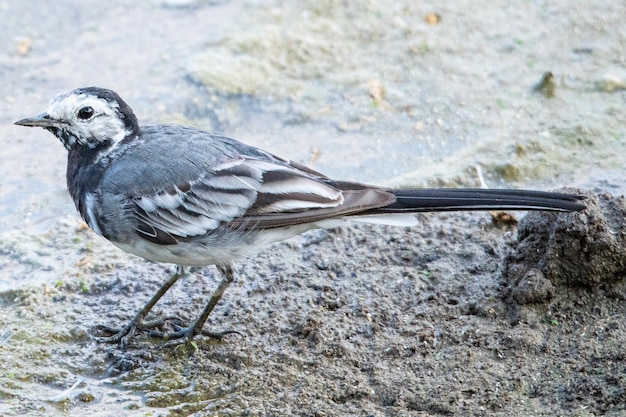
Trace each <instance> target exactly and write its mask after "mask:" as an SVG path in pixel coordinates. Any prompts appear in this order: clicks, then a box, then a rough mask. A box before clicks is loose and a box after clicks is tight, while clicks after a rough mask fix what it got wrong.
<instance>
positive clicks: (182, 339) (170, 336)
mask: <svg viewBox="0 0 626 417" xmlns="http://www.w3.org/2000/svg"><path fill="white" fill-rule="evenodd" d="M229 334H238V335H239V336H243V335H242V334H241V333H239V332H238V331H236V330H224V331H222V332H209V331H206V330H202V329H199V330H198V329H196V326H195V325H191V326H189V327H182V326H178V330H176V331H174V332H160V331H156V330H152V331H150V332H148V336H150V337H154V338H159V339H163V340H164V341H166V342H167V343H165V346H177V345H182V344H186V343H189V342H191V341H192V340H193V338H194V337H196V336H197V335H202V336H206V337H208V338H211V339H216V340H221V339H223V338H224V336H226V335H229Z"/></svg>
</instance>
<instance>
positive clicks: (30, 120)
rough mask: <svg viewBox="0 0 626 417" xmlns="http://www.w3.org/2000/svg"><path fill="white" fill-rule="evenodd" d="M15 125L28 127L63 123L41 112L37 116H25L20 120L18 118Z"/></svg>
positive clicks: (55, 125) (51, 125) (53, 125)
mask: <svg viewBox="0 0 626 417" xmlns="http://www.w3.org/2000/svg"><path fill="white" fill-rule="evenodd" d="M15 124H16V125H19V126H29V127H58V126H59V125H60V124H65V123H64V122H63V121H61V120H55V119H53V118H52V117H50V115H49V114H48V113H45V112H44V113H41V114H39V115H37V116H33V117H27V118H25V119H22V120H18V121H17V122H15Z"/></svg>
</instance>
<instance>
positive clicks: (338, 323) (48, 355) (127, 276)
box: [0, 0, 626, 416]
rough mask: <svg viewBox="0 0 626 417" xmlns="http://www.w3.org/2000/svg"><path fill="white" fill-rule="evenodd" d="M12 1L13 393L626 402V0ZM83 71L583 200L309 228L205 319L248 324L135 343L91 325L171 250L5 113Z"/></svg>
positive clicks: (391, 179)
mask: <svg viewBox="0 0 626 417" xmlns="http://www.w3.org/2000/svg"><path fill="white" fill-rule="evenodd" d="M0 16H1V18H2V19H3V21H4V22H5V23H6V24H5V25H3V26H2V28H0V40H1V41H2V42H0V44H1V45H2V46H1V47H0V48H2V49H1V50H0V77H2V82H1V83H0V93H1V94H0V95H1V96H2V98H1V99H0V135H1V136H2V138H3V143H4V148H3V150H2V152H0V215H1V216H0V415H2V416H21V415H31V416H49V415H69V416H84V415H87V414H89V415H93V416H117V415H128V416H148V415H153V416H157V415H163V416H187V415H197V416H228V415H233V416H235V415H250V416H274V415H299V416H355V415H356V416H452V415H459V416H461V415H463V416H465V415H477V416H483V415H484V416H491V415H495V416H530V415H533V416H554V415H572V416H599V415H606V416H619V415H624V414H625V413H626V358H625V357H624V346H625V344H626V340H625V339H626V328H625V325H624V315H625V313H626V302H625V301H624V298H625V295H626V284H624V281H623V277H624V267H625V261H624V259H625V257H624V254H623V248H624V247H626V245H624V241H623V239H624V212H625V210H626V206H625V203H624V200H623V199H622V198H621V197H619V196H620V195H622V194H623V192H624V187H623V184H622V183H623V181H622V179H623V178H624V177H625V175H626V172H624V170H625V169H626V160H625V159H624V157H623V154H624V146H625V144H626V141H625V138H626V127H625V126H626V123H625V122H626V116H625V113H624V104H625V102H626V95H625V94H626V92H625V89H626V84H625V83H624V80H626V72H625V71H624V67H625V65H624V64H625V63H624V54H623V51H624V45H625V44H626V32H625V29H624V26H623V22H624V20H625V19H626V8H625V7H624V6H623V5H620V4H618V3H617V2H608V3H607V2H587V3H585V4H584V5H583V4H582V3H581V4H577V5H576V6H572V5H571V4H568V3H565V2H564V3H563V4H560V3H559V4H548V3H545V4H543V3H523V4H517V5H515V7H513V6H512V5H511V4H509V3H507V2H502V3H497V2H496V3H494V2H478V3H476V2H460V3H459V2H455V3H453V4H452V3H451V4H443V5H442V4H439V3H419V4H417V3H414V2H398V1H393V2H391V1H390V2H387V1H370V2H367V3H364V4H362V5H359V6H356V5H353V4H350V3H345V2H339V1H323V2H311V1H304V0H302V1H294V2H280V1H271V2H270V1H267V2H264V1H251V2H245V1H241V2H219V1H217V2H184V1H183V2H173V1H163V2H157V1H155V2H144V3H137V4H135V3H129V2H125V1H118V2H101V3H98V2H93V3H85V2H74V1H59V2H54V3H50V2H49V3H45V4H40V3H39V2H34V1H32V2H28V1H21V2H17V1H2V2H0ZM547 72H551V73H552V76H549V75H548V76H545V74H546V73H547ZM542 79H544V81H543V83H542ZM84 85H100V86H103V87H109V88H113V89H115V90H116V91H118V92H119V93H120V94H121V95H122V96H123V97H124V98H125V99H126V100H127V101H128V102H129V104H131V106H132V107H133V108H134V109H135V111H136V113H137V114H138V116H139V118H140V120H143V121H144V122H145V123H152V122H176V123H184V124H193V125H195V126H199V127H202V128H206V129H212V130H219V131H221V132H224V133H226V134H227V135H229V136H233V137H236V138H238V139H241V140H244V141H246V142H248V143H251V144H253V145H257V146H261V147H263V148H266V149H268V150H271V151H272V152H274V153H276V154H278V155H284V156H289V157H291V158H293V159H294V160H297V161H299V162H303V163H307V164H310V165H312V166H313V167H314V168H315V169H318V170H320V171H322V172H325V173H327V174H329V175H331V176H333V177H341V178H345V179H359V180H362V181H367V182H372V183H377V184H383V185H394V186H415V185H453V186H459V185H461V186H463V185H478V184H479V183H480V181H481V180H482V181H484V182H486V183H487V184H488V185H489V186H507V187H518V188H522V187H524V188H541V189H546V188H555V187H561V186H565V185H568V186H576V187H579V188H578V189H571V190H570V191H571V192H577V193H584V194H585V195H586V196H587V200H586V201H587V202H588V206H589V210H588V211H586V212H584V213H575V214H558V215H553V214H549V215H548V214H541V213H534V214H531V215H529V216H527V217H525V218H524V219H523V220H522V221H521V223H520V224H519V226H515V225H498V224H496V223H494V221H493V220H492V217H491V215H490V214H488V213H471V214H468V213H465V214H440V215H420V216H419V220H420V226H418V227H416V228H393V227H382V226H365V225H362V226H355V227H351V228H344V229H337V230H327V231H324V230H321V231H314V232H310V233H307V234H305V235H303V236H300V237H297V238H294V239H292V240H290V241H287V242H283V243H280V244H277V245H275V246H274V247H272V248H271V249H270V250H268V251H266V252H265V253H263V254H261V255H259V256H258V257H257V258H254V259H248V260H244V261H242V262H240V263H238V264H237V265H236V266H235V269H236V274H237V275H236V282H235V283H234V284H233V285H232V286H231V288H230V289H229V291H228V292H227V293H226V295H225V296H224V298H223V299H222V301H221V302H220V304H219V305H218V308H217V310H216V312H215V313H214V314H213V315H212V316H211V317H210V319H209V322H208V324H207V328H210V329H211V330H218V331H219V330H235V331H237V332H239V333H240V334H232V335H229V336H227V337H225V338H224V339H223V340H220V341H215V340H209V339H206V338H197V339H196V340H195V342H194V343H193V344H190V345H188V346H179V347H176V348H166V347H163V346H161V345H160V343H159V342H158V341H155V340H152V339H149V338H148V337H146V336H140V337H138V338H137V339H136V340H135V342H134V343H133V344H131V345H130V346H129V347H128V348H127V349H126V350H123V351H122V350H120V349H119V348H117V347H116V346H108V345H103V344H99V343H96V342H95V341H94V339H93V331H92V328H93V326H95V325H98V324H109V325H121V324H124V323H126V321H127V320H129V319H130V318H131V317H132V316H133V315H134V313H135V312H136V311H137V310H138V309H139V308H140V307H141V305H143V303H145V302H146V301H147V299H148V298H149V297H150V296H151V295H152V293H153V292H154V291H155V290H156V289H157V288H158V287H159V286H160V284H161V283H162V282H163V281H164V280H165V279H166V277H167V276H168V275H169V274H171V273H173V271H174V268H173V267H172V266H171V265H158V264H152V263H148V262H145V261H143V260H141V259H138V258H135V257H132V256H130V255H126V254H124V253H122V252H120V251H119V250H117V249H116V248H114V247H113V246H112V245H110V244H108V243H107V242H106V241H104V240H102V239H100V238H98V237H97V236H95V235H94V234H93V233H92V232H91V231H90V230H88V229H86V227H85V225H84V224H83V223H81V222H80V221H79V219H78V216H77V215H76V214H75V213H74V208H73V204H72V203H71V201H70V200H69V198H68V196H67V194H66V191H65V185H64V170H65V152H64V150H63V148H62V146H61V145H60V144H59V143H57V141H56V139H54V138H53V137H52V136H51V135H49V134H48V133H46V132H44V131H37V130H34V129H31V130H27V129H24V128H19V127H15V126H12V122H14V121H15V120H17V119H19V118H21V117H25V116H30V115H34V114H36V113H38V112H40V111H42V110H43V109H44V108H45V105H46V103H47V101H48V100H49V99H50V98H51V97H52V96H53V95H55V94H56V93H58V92H61V91H65V90H69V89H72V88H75V87H79V86H84ZM583 188H584V189H586V190H589V191H584V190H582V189H583ZM606 191H608V192H610V193H612V195H610V194H606V193H605V192H606ZM513 214H514V215H515V216H517V217H521V216H522V214H523V213H513ZM218 280H219V277H218V275H217V273H216V271H215V270H214V268H212V267H207V268H203V269H200V270H197V271H194V272H193V273H192V274H191V276H190V277H188V278H187V279H185V280H182V281H181V282H179V283H178V284H177V285H176V287H174V288H173V289H172V290H171V292H170V293H168V294H167V296H166V297H165V298H164V300H163V301H162V302H161V303H160V304H159V305H158V306H157V307H156V309H155V314H157V315H158V316H169V315H177V316H180V317H182V318H184V319H186V320H192V319H193V318H194V317H195V315H196V314H197V313H198V311H199V310H200V309H201V308H202V305H203V303H204V302H205V300H206V298H207V297H208V296H209V295H210V294H211V292H212V291H213V289H214V288H215V286H216V285H217V283H218Z"/></svg>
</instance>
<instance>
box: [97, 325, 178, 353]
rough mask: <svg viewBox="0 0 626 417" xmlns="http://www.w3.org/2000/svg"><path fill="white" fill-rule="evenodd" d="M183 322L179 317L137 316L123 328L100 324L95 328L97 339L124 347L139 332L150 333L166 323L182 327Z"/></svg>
mask: <svg viewBox="0 0 626 417" xmlns="http://www.w3.org/2000/svg"><path fill="white" fill-rule="evenodd" d="M182 323H183V320H181V319H180V318H178V317H164V318H162V319H157V320H151V321H142V320H137V319H136V318H135V319H133V320H131V321H130V323H128V324H127V325H126V326H124V327H123V328H121V329H120V328H116V327H110V326H106V325H98V326H96V327H95V329H94V330H95V332H96V334H97V336H96V340H97V341H98V342H101V343H111V344H115V343H119V345H120V346H121V347H122V348H124V347H126V346H127V345H128V342H129V341H130V340H131V339H132V338H134V337H135V335H136V334H137V333H140V332H147V333H148V334H149V335H150V333H151V332H153V331H155V330H154V329H162V328H163V326H164V325H166V324H170V325H173V326H175V327H176V328H180V327H181V326H182Z"/></svg>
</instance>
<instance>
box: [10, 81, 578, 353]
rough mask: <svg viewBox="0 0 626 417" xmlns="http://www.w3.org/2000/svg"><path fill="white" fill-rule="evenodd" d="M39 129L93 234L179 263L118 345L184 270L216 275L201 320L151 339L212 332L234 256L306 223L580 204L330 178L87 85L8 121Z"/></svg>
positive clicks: (534, 194) (120, 332)
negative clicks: (60, 156) (157, 117)
mask: <svg viewBox="0 0 626 417" xmlns="http://www.w3.org/2000/svg"><path fill="white" fill-rule="evenodd" d="M16 124H17V125H21V126H37V127H42V128H44V129H46V130H48V131H50V132H52V134H54V135H55V136H56V137H57V138H59V140H60V141H61V143H63V146H65V148H66V149H67V151H68V163H67V185H68V189H69V192H70V194H71V196H72V198H73V199H74V202H75V204H76V208H77V210H78V212H79V213H80V215H81V216H82V218H83V219H84V220H85V222H86V223H87V224H88V225H89V227H90V228H91V229H93V231H94V232H96V233H97V234H99V235H101V236H104V237H105V238H106V239H108V240H109V241H111V242H112V243H113V244H114V245H116V246H118V247H119V248H121V249H122V250H124V251H126V252H130V253H132V254H135V255H138V256H141V257H143V258H145V259H149V260H151V261H154V262H166V263H172V264H175V265H177V268H176V273H175V274H174V275H173V276H172V277H171V278H170V279H169V280H167V281H166V282H165V283H164V284H163V286H162V287H161V288H160V289H159V290H158V291H157V293H156V294H155V295H154V296H153V297H152V299H150V301H149V302H148V303H147V304H146V305H145V306H144V307H143V308H142V309H141V310H140V311H139V312H138V313H137V315H136V316H135V317H134V318H133V319H132V320H131V321H130V323H129V324H128V325H127V326H125V327H124V328H122V329H112V328H110V327H105V326H102V327H101V328H100V329H101V330H102V331H104V332H105V333H106V334H107V335H108V336H107V337H103V338H100V339H101V340H104V341H108V342H114V343H117V342H119V343H123V344H125V343H126V340H127V339H128V338H132V337H133V336H134V335H135V334H136V333H138V332H140V331H148V330H149V329H148V327H149V326H148V324H149V323H147V322H145V321H144V319H145V317H146V315H147V314H148V312H149V311H150V310H151V309H152V307H153V306H154V305H155V304H156V303H157V302H158V300H159V299H160V298H161V297H162V296H163V295H164V294H165V292H166V291H167V290H168V289H169V288H170V287H171V286H172V285H173V284H174V283H175V282H176V281H177V280H178V279H179V278H180V277H181V276H183V275H184V271H185V267H200V266H206V265H215V266H216V267H217V269H218V270H219V271H220V272H221V274H222V281H221V283H220V284H219V286H218V287H217V289H216V290H215V292H214V293H213V295H212V296H211V298H210V300H209V301H208V303H207V304H206V307H204V310H203V311H202V313H201V314H200V315H199V317H198V318H197V319H196V320H195V322H193V323H192V324H191V325H190V326H188V327H184V326H182V324H180V322H179V324H178V325H177V327H176V328H175V331H172V332H169V333H164V332H157V331H150V332H149V334H150V335H152V336H160V337H164V338H167V339H172V340H179V341H189V340H191V339H193V337H194V336H196V335H198V334H205V335H213V336H219V335H220V334H214V333H210V332H207V331H204V330H203V326H204V323H205V321H206V320H207V318H208V317H209V315H210V314H211V311H213V309H214V307H215V305H216V304H217V303H218V302H219V300H220V298H221V297H222V295H223V294H224V291H225V290H226V288H227V287H228V286H229V285H230V284H231V282H232V281H233V269H232V263H233V261H235V260H236V259H239V258H243V257H246V256H249V255H252V254H254V253H256V252H258V251H260V250H261V249H263V248H264V247H266V246H267V245H269V244H271V243H273V242H277V241H281V240H284V239H287V238H290V237H292V236H295V235H297V234H300V233H303V232H305V231H307V230H310V229H315V228H327V227H335V226H338V225H341V224H344V223H346V222H347V221H364V222H374V223H386V224H394V225H403V226H410V225H415V224H416V223H417V219H416V217H415V216H414V214H415V213H418V212H431V211H453V210H507V209H517V210H549V211H580V210H582V209H584V205H583V204H582V203H581V197H578V196H575V195H568V194H562V193H552V192H541V191H527V190H498V189H387V188H381V187H376V186H370V185H365V184H360V183H355V182H347V181H337V180H333V179H330V178H328V177H326V176H325V175H323V174H320V173H319V172H316V171H314V170H312V169H310V168H307V167H305V166H303V165H301V164H299V163H296V162H293V161H290V160H288V159H284V158H281V157H278V156H275V155H272V154H270V153H268V152H265V151H263V150H261V149H258V148H255V147H252V146H248V145H246V144H243V143H241V142H238V141H236V140H233V139H229V138H226V137H223V136H220V135H218V134H215V133H210V132H206V131H202V130H198V129H194V128H192V127H183V126H178V125H149V126H140V125H139V123H138V122H137V118H136V117H135V114H134V113H133V111H132V109H131V108H130V107H129V106H128V104H126V102H124V100H122V99H121V98H120V96H119V95H118V94H117V93H115V92H114V91H111V90H107V89H103V88H97V87H87V88H79V89H76V90H73V91H70V92H67V93H65V94H61V95H59V96H57V97H56V98H54V99H53V100H52V101H51V102H50V104H49V107H48V109H47V110H46V111H45V112H43V113H41V114H40V115H38V116H35V117H29V118H26V119H22V120H20V121H18V122H16Z"/></svg>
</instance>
